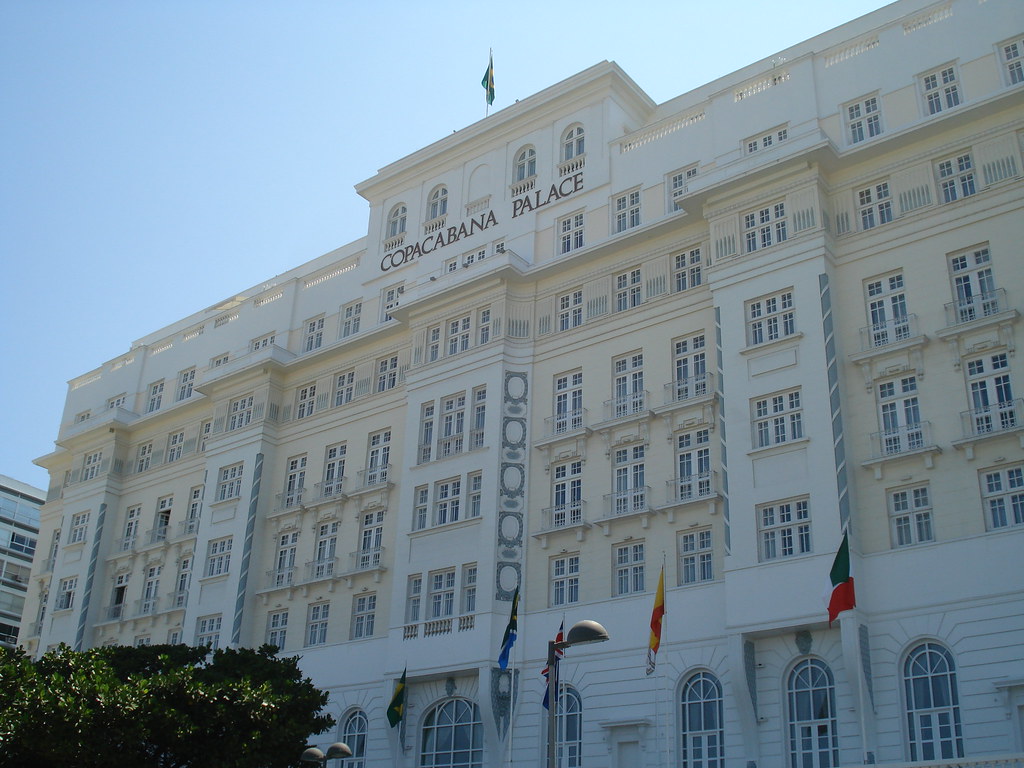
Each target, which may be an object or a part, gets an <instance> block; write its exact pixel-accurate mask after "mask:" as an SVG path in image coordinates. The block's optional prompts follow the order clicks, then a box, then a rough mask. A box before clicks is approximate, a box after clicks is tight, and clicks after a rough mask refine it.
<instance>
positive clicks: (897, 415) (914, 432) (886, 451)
mask: <svg viewBox="0 0 1024 768" xmlns="http://www.w3.org/2000/svg"><path fill="white" fill-rule="evenodd" d="M878 414H879V420H880V422H881V427H882V435H881V438H882V445H881V448H882V454H883V455H885V456H891V455H893V454H897V453H905V452H907V451H916V450H918V449H920V448H923V447H924V429H923V427H922V425H921V408H920V404H919V403H918V399H917V377H916V376H904V377H902V378H900V379H893V380H891V381H883V382H881V383H880V384H879V385H878Z"/></svg>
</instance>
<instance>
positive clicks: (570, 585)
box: [551, 553, 580, 607]
mask: <svg viewBox="0 0 1024 768" xmlns="http://www.w3.org/2000/svg"><path fill="white" fill-rule="evenodd" d="M579 601H580V556H579V553H573V554H571V555H563V556H561V557H554V558H552V559H551V605H552V607H556V606H559V605H572V604H573V603H578V602H579Z"/></svg>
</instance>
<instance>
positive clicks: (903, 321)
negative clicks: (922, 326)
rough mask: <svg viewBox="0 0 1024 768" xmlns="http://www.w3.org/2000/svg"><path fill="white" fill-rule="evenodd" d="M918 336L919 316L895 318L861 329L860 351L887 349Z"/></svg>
mask: <svg viewBox="0 0 1024 768" xmlns="http://www.w3.org/2000/svg"><path fill="white" fill-rule="evenodd" d="M918 335H919V333H918V330H917V315H904V316H902V317H895V318H892V319H891V320H885V321H883V322H881V323H874V324H872V325H868V326H865V327H864V328H861V329H860V349H861V351H862V352H867V351H868V350H869V349H877V348H878V347H886V346H888V345H890V344H895V343H896V342H899V341H906V340H907V339H911V338H913V337H915V336H918Z"/></svg>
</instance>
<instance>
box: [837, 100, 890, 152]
mask: <svg viewBox="0 0 1024 768" xmlns="http://www.w3.org/2000/svg"><path fill="white" fill-rule="evenodd" d="M846 130H847V133H846V135H847V136H848V137H849V139H850V143H851V144H859V143H860V142H862V141H864V140H865V139H873V138H874V137H875V136H878V135H880V134H881V133H882V115H881V113H880V112H879V110H878V98H877V97H876V96H869V97H868V98H866V99H864V100H863V101H858V102H857V103H855V104H848V105H847V106H846Z"/></svg>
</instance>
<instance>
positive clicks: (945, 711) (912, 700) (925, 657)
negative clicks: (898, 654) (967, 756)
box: [903, 642, 964, 760]
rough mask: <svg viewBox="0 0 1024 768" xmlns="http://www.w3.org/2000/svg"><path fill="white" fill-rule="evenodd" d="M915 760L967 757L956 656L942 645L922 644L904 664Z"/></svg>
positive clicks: (911, 741)
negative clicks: (954, 661) (961, 719)
mask: <svg viewBox="0 0 1024 768" xmlns="http://www.w3.org/2000/svg"><path fill="white" fill-rule="evenodd" d="M903 691H904V696H905V703H906V706H907V736H908V737H909V742H910V744H909V746H910V759H911V760H940V759H949V758H955V757H963V756H964V742H963V733H961V730H960V694H959V692H958V690H957V682H956V665H955V664H954V663H953V656H952V654H950V652H949V651H948V650H946V649H945V648H944V647H943V646H941V645H939V644H938V643H933V642H928V643H922V644H921V645H919V646H917V647H916V648H914V649H913V650H911V651H910V653H909V654H907V659H906V661H905V662H904V663H903Z"/></svg>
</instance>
